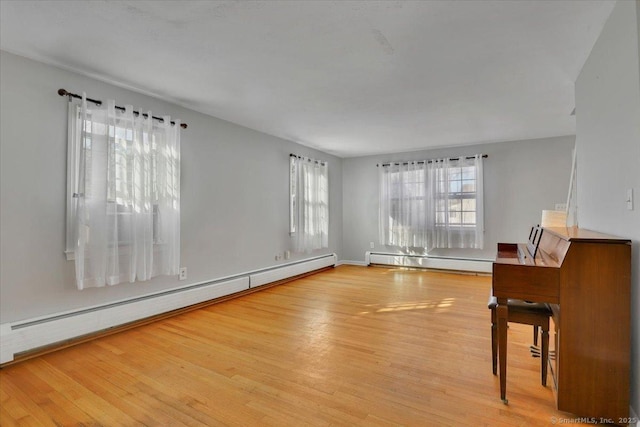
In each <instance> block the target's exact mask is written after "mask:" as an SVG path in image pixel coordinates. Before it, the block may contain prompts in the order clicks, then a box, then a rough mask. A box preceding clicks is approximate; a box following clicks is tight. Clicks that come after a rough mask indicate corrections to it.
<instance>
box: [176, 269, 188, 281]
mask: <svg viewBox="0 0 640 427" xmlns="http://www.w3.org/2000/svg"><path fill="white" fill-rule="evenodd" d="M178 271H179V273H178V280H187V267H180V270H178Z"/></svg>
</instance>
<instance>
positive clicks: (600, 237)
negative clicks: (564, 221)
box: [544, 227, 631, 243]
mask: <svg viewBox="0 0 640 427" xmlns="http://www.w3.org/2000/svg"><path fill="white" fill-rule="evenodd" d="M544 230H545V232H550V233H553V234H555V235H557V236H558V237H560V238H562V239H564V240H568V241H570V242H575V241H594V242H598V243H623V242H624V243H626V242H628V243H631V240H630V239H625V238H622V237H618V236H613V235H611V234H605V233H600V232H597V231H592V230H587V229H584V228H578V227H544Z"/></svg>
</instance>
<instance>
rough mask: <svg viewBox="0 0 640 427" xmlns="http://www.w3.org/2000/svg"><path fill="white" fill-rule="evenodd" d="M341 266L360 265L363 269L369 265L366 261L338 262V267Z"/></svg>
mask: <svg viewBox="0 0 640 427" xmlns="http://www.w3.org/2000/svg"><path fill="white" fill-rule="evenodd" d="M339 265H359V266H361V267H366V266H367V263H366V262H364V261H352V260H348V259H343V260H342V261H338V262H337V263H336V267H337V266H339Z"/></svg>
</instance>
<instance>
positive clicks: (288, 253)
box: [284, 251, 291, 259]
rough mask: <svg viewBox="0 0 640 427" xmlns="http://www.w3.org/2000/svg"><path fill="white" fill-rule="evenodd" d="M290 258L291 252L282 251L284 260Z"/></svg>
mask: <svg viewBox="0 0 640 427" xmlns="http://www.w3.org/2000/svg"><path fill="white" fill-rule="evenodd" d="M289 258H291V251H284V259H289Z"/></svg>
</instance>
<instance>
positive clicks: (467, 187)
mask: <svg viewBox="0 0 640 427" xmlns="http://www.w3.org/2000/svg"><path fill="white" fill-rule="evenodd" d="M462 191H463V192H464V193H475V192H476V181H475V180H464V181H462Z"/></svg>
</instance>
